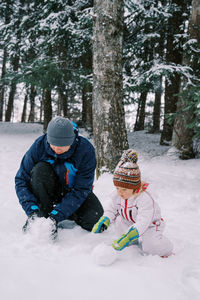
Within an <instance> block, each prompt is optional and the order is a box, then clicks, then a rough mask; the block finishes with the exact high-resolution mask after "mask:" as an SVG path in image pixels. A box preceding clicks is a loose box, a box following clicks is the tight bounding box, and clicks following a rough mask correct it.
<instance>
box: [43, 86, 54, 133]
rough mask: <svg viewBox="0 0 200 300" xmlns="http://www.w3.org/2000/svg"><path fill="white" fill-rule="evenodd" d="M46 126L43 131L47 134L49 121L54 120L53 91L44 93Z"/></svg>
mask: <svg viewBox="0 0 200 300" xmlns="http://www.w3.org/2000/svg"><path fill="white" fill-rule="evenodd" d="M43 105H44V125H43V131H44V132H46V130H47V126H48V123H49V121H51V119H52V103H51V90H47V89H46V90H45V91H44V99H43Z"/></svg>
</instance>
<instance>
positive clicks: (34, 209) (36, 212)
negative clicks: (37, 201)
mask: <svg viewBox="0 0 200 300" xmlns="http://www.w3.org/2000/svg"><path fill="white" fill-rule="evenodd" d="M31 210H32V213H31V214H30V215H29V216H28V218H27V220H26V223H25V224H24V226H23V227H22V231H23V232H27V231H28V230H29V229H30V226H31V223H33V222H34V220H35V219H36V218H41V217H42V216H43V215H42V213H41V212H40V210H39V207H38V206H37V205H32V206H31Z"/></svg>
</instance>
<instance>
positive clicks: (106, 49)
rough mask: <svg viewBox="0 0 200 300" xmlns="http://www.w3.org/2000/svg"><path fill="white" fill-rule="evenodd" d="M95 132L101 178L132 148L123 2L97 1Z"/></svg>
mask: <svg viewBox="0 0 200 300" xmlns="http://www.w3.org/2000/svg"><path fill="white" fill-rule="evenodd" d="M94 14H95V15H94V29H93V134H94V143H95V148H96V154H97V177H98V176H99V175H100V174H101V173H103V172H104V171H113V169H114V168H115V166H116V164H117V163H118V160H119V158H120V156H121V154H122V151H123V150H124V149H127V148H128V141H127V132H126V127H125V116H124V106H123V82H122V32H123V1H121V0H99V1H95V2H94Z"/></svg>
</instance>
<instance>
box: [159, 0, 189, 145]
mask: <svg viewBox="0 0 200 300" xmlns="http://www.w3.org/2000/svg"><path fill="white" fill-rule="evenodd" d="M172 4H173V5H177V7H179V9H176V10H174V12H173V14H172V16H171V17H170V18H169V21H168V26H167V45H166V61H167V62H169V63H174V64H175V65H180V64H181V63H182V57H183V55H182V48H181V46H179V47H178V46H176V45H175V39H176V34H180V33H181V30H180V26H181V25H182V26H183V23H184V12H185V9H186V3H185V2H184V1H182V0H172ZM182 33H183V30H182ZM179 88H180V76H179V75H178V74H176V75H175V76H173V75H172V76H170V77H169V78H168V79H167V80H166V82H165V104H164V124H163V131H162V134H161V139H160V144H161V145H164V144H166V143H168V142H170V141H171V140H172V132H173V122H172V123H169V121H168V118H167V115H168V114H171V113H175V112H176V108H177V101H178V96H177V94H178V93H179Z"/></svg>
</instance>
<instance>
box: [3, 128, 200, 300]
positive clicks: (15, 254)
mask: <svg viewBox="0 0 200 300" xmlns="http://www.w3.org/2000/svg"><path fill="white" fill-rule="evenodd" d="M41 133H42V128H41V126H40V125H37V124H26V125H25V124H10V123H0V140H1V146H0V158H1V159H0V190H1V210H0V228H1V235H0V266H1V267H0V291H1V299H2V300H25V299H28V300H40V299H41V300H47V299H48V300H54V299H57V300H62V299H63V300H65V299H70V300H100V299H101V300H102V299H115V300H119V299H139V300H146V299H148V300H158V299H159V300H161V299H162V300H165V299H166V300H169V299H170V300H189V299H192V300H199V299H200V185H199V181H200V159H193V160H188V161H180V160H179V159H178V158H177V156H176V154H175V152H174V151H173V149H170V148H169V147H161V146H159V135H152V134H146V133H145V132H137V133H131V134H129V144H130V147H133V148H135V149H136V150H138V153H139V160H138V164H139V166H140V169H141V172H142V177H143V179H144V180H147V181H148V182H149V183H150V188H151V192H152V195H153V196H154V197H155V198H156V200H157V202H158V203H159V205H160V207H161V210H162V216H163V218H164V219H165V221H166V230H165V234H166V235H167V236H168V237H169V238H170V239H171V241H172V242H173V243H174V252H175V255H174V256H171V257H169V258H167V259H163V258H160V257H157V256H143V255H141V253H140V252H139V251H138V249H137V248H134V247H129V248H127V249H124V250H123V251H122V252H119V253H118V252H116V251H115V252H112V251H114V250H112V249H111V248H109V247H108V246H107V245H109V244H110V243H111V242H112V241H113V239H114V238H116V236H115V233H114V228H110V229H109V230H108V231H107V232H104V233H103V234H99V235H98V234H96V235H95V234H92V233H88V232H86V231H84V230H83V229H81V228H80V227H78V226H75V227H74V228H72V229H64V230H59V240H58V242H57V243H52V242H50V241H49V240H48V238H47V236H46V235H45V228H46V227H45V226H48V224H45V222H43V223H42V222H41V221H40V224H38V227H40V228H42V227H43V228H44V231H42V230H39V229H37V228H36V229H35V231H33V232H32V233H31V234H28V235H23V234H22V231H21V228H22V226H23V224H24V222H25V220H26V216H25V214H24V212H23V210H22V209H21V207H20V205H19V203H18V199H17V197H16V194H15V189H14V176H15V174H16V171H17V169H18V167H19V163H20V161H21V158H22V156H23V154H24V153H25V151H26V150H27V149H28V147H29V146H30V145H31V144H32V142H33V141H34V140H35V138H36V137H38V136H39V135H40V134H41ZM112 190H113V185H112V176H111V175H110V174H105V175H103V176H102V177H100V178H99V180H98V181H96V182H95V190H94V191H95V193H96V194H97V195H98V197H99V199H100V200H101V201H102V203H105V201H107V198H108V195H109V193H110V192H111V191H112ZM46 223H48V222H46ZM36 227H37V224H36ZM106 248H107V250H105V249H106ZM111 250H112V251H111ZM113 255H116V256H115V257H114V258H115V261H114V262H113V263H112V264H110V265H107V266H102V265H101V264H100V263H101V262H103V261H104V262H109V261H111V259H112V258H113Z"/></svg>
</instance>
